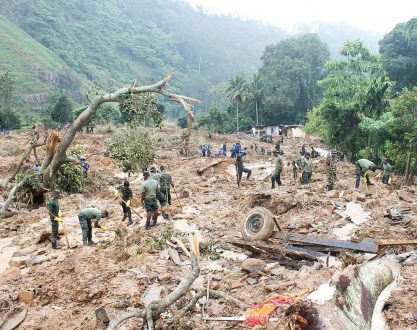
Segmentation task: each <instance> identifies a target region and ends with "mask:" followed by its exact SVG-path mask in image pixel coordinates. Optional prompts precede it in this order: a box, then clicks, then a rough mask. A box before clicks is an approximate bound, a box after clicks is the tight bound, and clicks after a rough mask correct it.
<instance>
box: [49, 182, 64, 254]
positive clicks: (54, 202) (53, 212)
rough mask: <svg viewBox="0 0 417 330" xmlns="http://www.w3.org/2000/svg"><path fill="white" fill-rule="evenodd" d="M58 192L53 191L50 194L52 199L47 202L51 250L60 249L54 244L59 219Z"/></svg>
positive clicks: (56, 238) (56, 237)
mask: <svg viewBox="0 0 417 330" xmlns="http://www.w3.org/2000/svg"><path fill="white" fill-rule="evenodd" d="M60 197H61V196H60V192H59V191H58V190H55V191H53V192H52V198H51V199H50V200H49V203H48V210H49V217H50V219H51V242H52V248H53V249H60V247H58V245H57V244H56V242H57V240H58V230H59V223H58V221H57V220H56V219H57V218H58V217H59V202H58V199H59V198H60Z"/></svg>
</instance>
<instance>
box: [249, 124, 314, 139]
mask: <svg viewBox="0 0 417 330" xmlns="http://www.w3.org/2000/svg"><path fill="white" fill-rule="evenodd" d="M252 134H253V135H254V136H257V137H262V136H265V135H267V136H269V135H270V136H278V135H281V134H282V135H283V136H284V137H294V138H304V137H305V135H306V134H305V132H304V126H303V125H282V124H277V125H259V126H255V127H252Z"/></svg>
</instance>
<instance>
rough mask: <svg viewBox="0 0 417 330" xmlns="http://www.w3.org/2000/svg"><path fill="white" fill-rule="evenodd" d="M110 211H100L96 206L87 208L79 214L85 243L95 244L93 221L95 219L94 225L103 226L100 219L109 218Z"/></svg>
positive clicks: (96, 226)
mask: <svg viewBox="0 0 417 330" xmlns="http://www.w3.org/2000/svg"><path fill="white" fill-rule="evenodd" d="M108 216H109V212H107V211H100V210H99V209H96V208H86V209H84V210H82V211H81V212H80V213H79V214H78V220H79V221H80V226H81V231H82V235H83V245H94V244H95V243H94V242H93V239H92V238H93V226H92V224H91V221H92V220H94V227H95V228H101V226H100V225H99V221H100V219H101V218H107V217H108Z"/></svg>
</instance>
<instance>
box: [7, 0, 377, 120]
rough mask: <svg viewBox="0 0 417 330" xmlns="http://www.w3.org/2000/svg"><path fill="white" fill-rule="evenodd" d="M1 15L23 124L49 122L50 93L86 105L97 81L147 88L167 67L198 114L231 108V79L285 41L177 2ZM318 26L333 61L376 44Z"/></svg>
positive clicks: (23, 4)
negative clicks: (347, 48) (363, 44)
mask: <svg viewBox="0 0 417 330" xmlns="http://www.w3.org/2000/svg"><path fill="white" fill-rule="evenodd" d="M0 15H1V16H0V40H1V41H2V42H1V43H0V60H1V62H2V66H1V67H0V74H4V73H5V72H7V71H8V72H10V74H11V77H12V79H13V80H14V81H15V89H16V93H17V94H18V95H21V96H22V102H20V105H19V107H18V109H17V110H18V112H21V113H22V112H24V114H25V117H26V118H25V119H26V120H25V121H26V122H32V121H34V120H36V118H38V119H39V118H40V117H42V109H43V108H44V107H45V102H47V101H48V100H49V99H50V95H49V94H50V93H51V90H54V89H56V90H58V91H61V92H62V93H64V94H65V95H67V96H68V97H70V98H71V99H72V100H73V101H75V102H77V103H82V102H83V96H84V95H85V93H86V92H87V90H88V88H89V87H90V86H91V85H93V84H95V85H97V86H99V87H101V88H102V89H104V90H111V89H114V88H117V87H120V86H121V85H124V84H128V83H131V82H132V81H133V80H135V79H137V80H138V82H139V83H143V84H146V83H149V82H154V81H155V80H157V79H159V78H160V77H161V76H163V75H164V74H165V73H166V72H167V71H168V70H169V69H173V70H174V71H175V74H174V76H173V79H172V81H171V84H172V88H173V89H175V90H177V91H178V92H180V93H183V94H187V95H191V96H193V97H195V98H198V99H200V100H202V103H201V105H199V106H196V108H195V111H196V112H197V114H202V113H204V112H207V110H208V108H210V106H213V105H217V106H219V107H221V108H224V107H225V106H227V100H226V98H225V94H224V93H223V91H224V86H226V85H227V81H228V80H229V79H231V78H232V77H234V76H235V75H236V74H237V73H238V72H243V73H245V74H246V75H248V76H249V75H251V74H252V73H255V72H256V71H257V70H258V68H259V67H260V65H261V63H262V62H261V56H262V54H263V52H264V49H265V47H266V46H267V45H271V44H275V43H277V42H278V41H280V40H282V39H283V38H285V37H286V36H287V35H286V34H285V33H284V32H283V31H281V30H279V29H277V28H275V27H272V26H267V25H264V24H260V23H257V22H254V21H242V20H240V19H238V18H235V17H229V16H216V15H207V14H205V13H203V12H201V11H197V10H194V9H193V8H192V7H190V6H189V5H188V4H187V3H185V2H183V1H179V0H178V1H175V0H125V1H121V0H89V1H82V0H66V1H61V0H37V1H26V0H2V1H0ZM312 28H313V27H311V26H303V27H300V31H302V32H308V31H309V30H311V29H312ZM314 29H315V30H317V32H318V34H319V35H320V37H321V39H322V40H323V41H324V42H327V43H328V44H329V49H330V52H331V54H332V55H335V54H336V53H337V50H338V49H339V48H340V46H341V45H342V43H343V42H344V41H346V40H347V39H349V38H354V37H357V36H360V37H363V38H364V39H366V40H367V41H369V43H367V45H369V46H370V47H371V48H374V47H375V44H376V41H377V40H378V36H375V35H372V34H367V33H365V32H363V31H360V30H358V29H355V28H351V27H350V28H349V27H347V26H338V25H335V26H334V28H332V25H329V24H323V23H322V24H320V27H319V28H317V27H314ZM55 92H56V91H52V93H55ZM29 109H30V110H32V112H28V110H29ZM22 110H24V111H22ZM179 111H181V109H180V108H176V107H173V106H171V105H170V106H169V107H168V109H167V115H169V116H171V117H173V118H175V117H177V116H178V115H179V114H181V112H179ZM298 117H299V116H298ZM298 117H297V118H298ZM265 119H266V118H265Z"/></svg>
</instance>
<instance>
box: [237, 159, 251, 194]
mask: <svg viewBox="0 0 417 330" xmlns="http://www.w3.org/2000/svg"><path fill="white" fill-rule="evenodd" d="M235 166H236V175H237V186H238V187H239V186H240V181H241V180H242V174H243V173H247V177H246V179H247V180H249V177H250V175H251V174H252V170H250V169H248V168H245V166H244V165H243V159H242V155H241V154H240V153H239V154H238V155H237V156H236V161H235Z"/></svg>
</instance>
